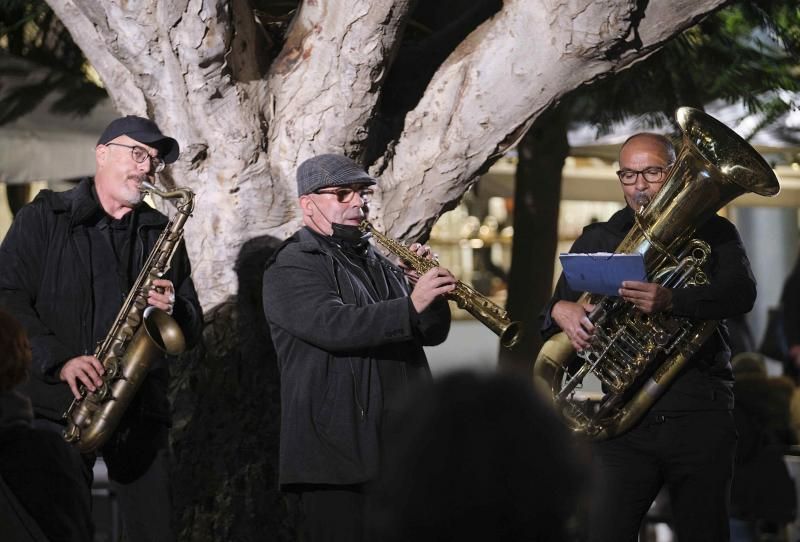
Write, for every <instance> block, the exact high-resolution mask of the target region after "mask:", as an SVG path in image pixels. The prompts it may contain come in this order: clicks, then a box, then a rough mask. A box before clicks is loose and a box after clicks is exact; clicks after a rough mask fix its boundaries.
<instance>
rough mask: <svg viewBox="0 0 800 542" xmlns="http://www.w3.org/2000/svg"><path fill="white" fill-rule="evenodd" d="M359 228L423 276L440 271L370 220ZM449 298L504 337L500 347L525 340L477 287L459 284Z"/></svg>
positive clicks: (435, 263)
mask: <svg viewBox="0 0 800 542" xmlns="http://www.w3.org/2000/svg"><path fill="white" fill-rule="evenodd" d="M359 228H360V229H361V231H363V232H364V233H370V234H372V236H373V237H374V238H375V240H376V241H377V242H378V243H380V244H381V245H383V247H384V248H386V250H388V251H389V252H391V253H392V254H394V255H395V256H398V257H399V258H400V259H401V260H403V261H404V262H406V263H408V264H409V265H410V266H411V267H412V268H413V269H414V271H416V272H417V273H419V274H420V275H422V274H424V273H426V272H427V271H429V270H430V269H433V268H434V267H439V262H438V261H437V260H436V259H428V258H422V257H420V256H419V255H417V253H416V252H414V251H412V250H411V249H410V248H408V247H407V246H405V245H404V244H402V243H399V242H397V241H395V240H394V239H390V238H389V237H387V236H386V235H384V234H382V233H380V232H379V231H377V230H376V229H375V227H374V226H373V225H372V224H370V223H369V222H367V221H366V220H363V221H362V222H361V224H360V225H359ZM447 297H448V298H450V299H452V300H453V301H455V302H456V304H457V305H458V306H459V307H461V308H462V309H464V310H466V311H467V312H469V313H470V314H471V315H472V316H474V317H475V319H476V320H478V321H479V322H480V323H482V324H483V325H485V326H486V327H488V328H489V329H490V330H492V332H494V333H495V334H496V335H497V336H498V337H500V344H502V345H503V346H504V347H506V348H512V347H513V346H514V345H516V344H517V343H518V342H519V340H520V338H521V336H522V333H521V332H522V327H521V326H520V323H519V322H512V321H511V319H510V318H509V316H508V311H506V310H505V309H503V308H501V307H499V306H498V305H497V304H495V303H493V302H492V301H491V300H490V299H489V298H487V297H486V296H483V295H481V294H480V293H478V292H477V291H476V290H475V289H474V288H473V287H471V286H469V285H468V284H464V283H463V282H461V281H456V287H455V289H454V290H453V291H451V292H450V293H448V294H447Z"/></svg>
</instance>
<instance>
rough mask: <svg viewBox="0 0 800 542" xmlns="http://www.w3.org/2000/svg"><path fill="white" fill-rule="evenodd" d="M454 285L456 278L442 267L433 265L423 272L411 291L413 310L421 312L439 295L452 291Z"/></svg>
mask: <svg viewBox="0 0 800 542" xmlns="http://www.w3.org/2000/svg"><path fill="white" fill-rule="evenodd" d="M455 287H456V278H455V277H454V276H453V274H452V273H450V271H448V270H447V269H445V268H443V267H434V268H433V269H429V270H428V271H427V272H425V274H423V275H422V276H421V277H420V278H419V280H417V283H416V284H415V285H414V290H413V291H412V292H411V303H413V305H414V310H416V311H417V313H421V312H422V311H424V310H425V309H427V308H428V306H429V305H430V304H431V303H433V301H434V300H435V299H436V298H437V297H439V296H440V295H446V294H448V293H450V292H452V291H453V290H454V289H455Z"/></svg>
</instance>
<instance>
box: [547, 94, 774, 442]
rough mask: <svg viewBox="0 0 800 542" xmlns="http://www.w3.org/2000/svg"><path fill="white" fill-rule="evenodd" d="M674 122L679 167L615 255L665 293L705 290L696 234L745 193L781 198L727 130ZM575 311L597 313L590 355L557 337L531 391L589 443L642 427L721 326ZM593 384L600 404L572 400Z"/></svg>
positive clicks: (603, 299) (685, 112) (610, 301)
mask: <svg viewBox="0 0 800 542" xmlns="http://www.w3.org/2000/svg"><path fill="white" fill-rule="evenodd" d="M676 118H677V121H678V125H679V126H680V128H681V131H682V132H683V137H682V140H683V142H682V148H681V150H680V152H679V154H678V156H677V158H676V160H675V164H674V165H673V166H672V169H671V170H670V172H669V175H668V176H667V179H665V181H664V185H663V186H662V188H661V190H660V191H659V192H658V193H657V194H656V196H655V197H654V198H653V200H652V201H651V202H650V203H649V204H648V205H647V206H646V207H645V208H644V209H642V210H640V212H638V213H637V214H636V221H635V224H634V226H633V227H632V228H631V230H630V231H629V232H628V235H627V236H626V237H625V238H624V239H623V240H622V242H621V243H620V244H619V246H618V247H617V249H616V252H618V253H640V254H641V255H642V256H643V258H644V263H645V268H646V269H647V273H648V280H650V281H651V282H657V283H659V284H661V285H662V286H664V287H666V288H683V287H687V286H692V285H703V284H707V283H708V277H707V276H706V275H705V274H704V272H703V266H704V264H705V262H706V260H707V258H708V256H709V254H710V252H711V249H710V247H709V246H708V245H707V244H706V243H705V242H703V241H701V240H699V239H692V236H693V235H694V232H695V230H696V229H697V228H698V227H699V226H701V225H702V224H703V223H704V222H705V221H706V220H708V219H709V218H711V217H712V216H713V215H714V214H716V212H717V211H718V210H719V209H721V208H722V207H723V206H725V205H726V204H728V203H729V202H731V201H733V200H734V199H735V198H737V197H738V196H740V195H742V194H744V193H746V192H754V193H756V194H759V195H762V196H774V195H775V194H777V193H778V191H779V190H780V186H779V184H778V179H777V178H776V177H775V174H774V172H773V171H772V169H771V168H770V166H769V165H768V164H767V163H766V161H765V160H764V159H763V158H762V157H761V156H760V155H759V154H758V153H757V152H756V151H755V150H754V149H753V148H752V147H751V146H750V145H749V144H748V143H747V142H746V141H744V140H743V139H742V138H740V137H739V136H738V135H737V134H736V133H734V132H733V131H732V130H731V129H729V128H728V127H727V126H725V125H724V124H722V123H721V122H719V121H718V120H716V119H714V118H713V117H711V116H709V115H707V114H706V113H703V112H702V111H699V110H697V109H692V108H689V107H681V108H680V109H678V111H677V112H676ZM578 302H579V303H583V302H589V303H593V304H595V309H594V310H593V311H592V312H591V313H590V314H589V316H588V317H589V319H590V320H591V321H592V323H593V324H594V325H595V333H594V337H593V340H592V344H591V346H590V347H589V348H587V349H585V350H583V351H582V352H579V353H578V354H577V359H576V358H575V350H574V349H573V348H572V345H571V343H570V341H569V339H568V338H567V335H566V333H563V332H560V333H557V334H556V335H554V336H553V337H551V338H550V339H549V340H548V341H546V342H545V344H544V346H543V347H542V349H541V350H540V351H539V354H538V356H537V358H536V361H535V363H534V367H533V381H534V384H535V386H536V387H537V388H538V389H540V390H541V391H543V392H544V393H545V394H546V395H548V396H550V397H552V399H553V402H554V405H555V407H556V409H557V410H558V411H559V413H560V414H561V415H562V416H563V418H564V419H565V421H566V423H567V425H568V426H569V427H570V429H572V430H573V431H574V432H576V433H580V434H583V435H585V436H587V437H589V438H591V439H595V440H601V439H606V438H610V437H614V436H616V435H620V434H622V433H624V432H625V431H627V430H628V429H630V428H631V427H632V426H633V425H634V424H635V423H636V422H637V421H638V420H639V419H641V417H642V416H643V415H644V414H645V413H646V412H647V411H648V410H649V409H650V407H651V406H652V405H653V403H654V402H655V401H656V399H658V398H659V397H660V396H661V395H662V394H663V393H664V392H665V391H666V389H667V387H668V386H669V385H670V384H671V383H672V381H673V380H674V379H675V377H676V376H677V375H678V373H679V372H680V371H681V369H682V368H683V367H684V366H685V365H686V363H687V362H688V361H689V359H690V358H691V357H692V355H694V353H695V352H697V350H698V349H699V348H700V347H701V346H702V345H703V343H704V342H705V341H706V340H707V339H708V338H709V337H710V336H711V334H712V333H714V330H715V329H716V327H717V324H718V322H717V321H692V320H690V319H688V318H683V317H676V316H672V315H670V314H668V313H660V314H652V315H647V314H643V313H641V312H639V311H638V310H636V309H635V308H634V307H633V305H632V304H630V303H628V302H626V301H624V300H623V299H622V298H620V297H616V296H600V295H592V294H588V293H584V294H583V295H582V296H581V297H580V299H579V300H578ZM589 374H593V375H594V376H595V377H597V379H598V380H599V381H600V383H601V384H602V386H603V390H604V391H603V395H602V397H601V398H600V400H599V401H598V402H597V403H596V404H589V401H586V400H585V396H583V394H580V393H577V390H578V389H579V388H580V387H581V384H582V383H583V379H584V378H585V377H586V376H587V375H589Z"/></svg>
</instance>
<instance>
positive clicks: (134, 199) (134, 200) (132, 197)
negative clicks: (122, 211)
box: [125, 177, 147, 207]
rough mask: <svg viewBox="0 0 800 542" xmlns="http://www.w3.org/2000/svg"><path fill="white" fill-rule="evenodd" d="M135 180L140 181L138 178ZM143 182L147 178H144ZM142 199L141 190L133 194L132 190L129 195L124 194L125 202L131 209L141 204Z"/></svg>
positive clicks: (142, 193)
mask: <svg viewBox="0 0 800 542" xmlns="http://www.w3.org/2000/svg"><path fill="white" fill-rule="evenodd" d="M136 180H137V181H141V179H140V178H138V177H137V178H136ZM144 180H145V181H146V180H147V177H145V178H144ZM143 199H144V192H142V191H141V190H136V191H135V193H134V191H133V190H132V191H131V193H130V194H126V198H125V202H126V203H127V204H129V205H131V206H132V207H135V206H136V205H139V204H140V203H142V200H143Z"/></svg>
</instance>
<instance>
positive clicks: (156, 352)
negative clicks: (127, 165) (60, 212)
mask: <svg viewBox="0 0 800 542" xmlns="http://www.w3.org/2000/svg"><path fill="white" fill-rule="evenodd" d="M143 187H144V189H145V190H147V191H148V192H151V193H153V194H156V195H158V196H160V197H162V198H164V199H180V201H179V202H178V203H177V204H176V208H177V212H176V213H175V215H174V216H173V217H172V219H171V220H170V221H169V223H168V224H167V226H166V227H165V228H164V231H163V232H161V235H160V236H159V237H158V239H157V240H156V243H155V245H154V246H153V249H152V250H151V251H150V255H149V256H148V258H147V261H146V262H145V264H144V267H142V270H141V272H140V273H139V276H138V277H137V278H136V281H135V282H134V284H133V287H132V288H131V290H130V292H129V293H128V296H127V298H126V299H125V301H124V303H123V304H122V308H121V309H120V311H119V313H118V314H117V317H116V320H115V321H114V324H113V325H112V326H111V329H110V330H109V332H108V334H107V335H106V337H105V340H103V342H102V343H100V344H99V345H98V347H97V349H96V350H95V354H94V355H95V357H96V358H97V359H98V360H100V362H101V363H102V364H103V367H104V368H105V372H104V373H103V375H102V379H103V384H102V385H101V386H99V387H98V388H97V390H96V391H94V392H90V391H88V390H87V389H86V388H85V387H84V386H81V398H80V399H75V400H73V401H72V404H71V405H70V407H69V409H68V410H67V411H66V412H65V413H64V416H63V418H64V419H65V420H66V421H67V428H66V429H65V431H64V439H65V440H66V441H67V442H70V443H73V444H74V445H75V446H77V448H78V450H79V451H80V452H81V453H84V454H87V453H91V452H94V451H95V450H97V449H98V448H100V447H101V446H103V444H105V443H106V441H108V438H109V437H110V436H111V434H112V433H113V432H114V430H115V429H116V427H117V425H119V422H120V420H121V419H122V415H123V414H124V412H125V410H126V409H127V407H128V405H129V404H130V402H131V400H132V399H133V397H134V395H135V394H136V391H137V390H138V389H139V387H140V386H141V384H142V382H143V381H144V379H145V377H146V376H147V372H148V370H149V368H150V365H151V364H152V362H153V361H154V360H155V359H156V358H157V357H159V356H162V355H164V354H165V353H166V354H170V355H176V354H180V353H181V352H183V351H184V349H185V348H186V342H185V340H184V336H183V332H182V331H181V328H180V326H179V325H178V323H177V322H176V321H175V320H174V319H173V318H172V317H171V316H169V315H168V314H167V313H166V312H164V311H162V310H160V309H157V308H155V307H151V306H148V305H147V295H148V293H149V292H150V289H151V287H152V283H153V280H154V279H157V278H160V277H162V276H164V274H165V273H166V272H167V271H168V270H169V267H170V262H171V261H172V256H173V255H174V254H175V251H176V250H177V248H178V245H179V244H180V242H181V240H182V239H183V226H184V224H185V223H186V220H187V219H188V218H189V216H191V214H192V209H194V193H193V192H192V191H191V190H188V189H186V188H179V189H177V190H173V191H169V192H162V191H160V190H158V189H157V188H156V187H154V186H153V185H152V184H150V183H148V182H145V183H143Z"/></svg>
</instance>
